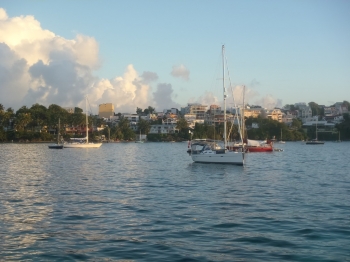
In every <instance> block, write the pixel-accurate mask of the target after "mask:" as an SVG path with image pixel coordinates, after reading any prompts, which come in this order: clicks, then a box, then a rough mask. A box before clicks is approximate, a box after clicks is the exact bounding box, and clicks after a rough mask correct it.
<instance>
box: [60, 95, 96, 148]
mask: <svg viewBox="0 0 350 262" xmlns="http://www.w3.org/2000/svg"><path fill="white" fill-rule="evenodd" d="M85 115H86V117H85V119H86V137H84V138H71V141H70V142H69V143H65V144H64V145H63V146H64V147H65V148H97V147H100V146H101V145H102V143H89V123H88V113H87V97H86V101H85Z"/></svg>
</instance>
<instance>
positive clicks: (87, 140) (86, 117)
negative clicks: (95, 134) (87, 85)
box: [85, 96, 89, 144]
mask: <svg viewBox="0 0 350 262" xmlns="http://www.w3.org/2000/svg"><path fill="white" fill-rule="evenodd" d="M85 119H86V143H87V144H88V143H89V129H88V128H89V123H88V113H87V96H86V97H85Z"/></svg>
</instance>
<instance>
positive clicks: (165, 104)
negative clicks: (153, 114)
mask: <svg viewBox="0 0 350 262" xmlns="http://www.w3.org/2000/svg"><path fill="white" fill-rule="evenodd" d="M173 92H174V90H173V88H172V85H171V84H166V83H161V84H158V86H157V90H156V91H155V92H153V99H154V102H155V104H156V110H157V111H161V110H163V109H170V108H180V105H179V104H178V103H176V102H174V101H173V97H172V96H173Z"/></svg>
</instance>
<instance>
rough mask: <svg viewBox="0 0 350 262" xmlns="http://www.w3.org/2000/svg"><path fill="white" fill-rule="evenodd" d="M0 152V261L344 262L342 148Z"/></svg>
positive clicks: (14, 147) (348, 190)
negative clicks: (199, 159) (225, 152)
mask: <svg viewBox="0 0 350 262" xmlns="http://www.w3.org/2000/svg"><path fill="white" fill-rule="evenodd" d="M276 147H279V148H281V149H283V151H282V152H272V153H248V154H246V164H245V166H243V167H241V166H231V165H221V164H199V163H193V162H192V160H191V158H190V156H189V155H188V154H187V153H186V150H187V143H143V144H138V143H109V144H108V143H106V144H103V145H102V146H101V148H90V149H63V150H50V149H48V147H47V144H0V239H1V240H0V261H16V260H17V261H80V260H86V261H350V171H349V170H350V164H349V162H350V158H349V156H350V143H349V142H342V143H333V142H326V143H325V144H324V145H316V146H314V145H305V144H303V143H302V142H287V143H286V144H281V145H278V144H276Z"/></svg>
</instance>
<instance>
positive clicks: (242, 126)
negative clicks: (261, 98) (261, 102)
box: [241, 85, 245, 146]
mask: <svg viewBox="0 0 350 262" xmlns="http://www.w3.org/2000/svg"><path fill="white" fill-rule="evenodd" d="M244 100H245V85H244V86H243V103H242V107H243V108H242V118H241V121H242V125H241V128H242V134H241V136H242V146H243V144H244V142H243V139H244V137H245V133H244V132H245V130H244V124H245V121H244V109H245V104H244Z"/></svg>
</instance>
